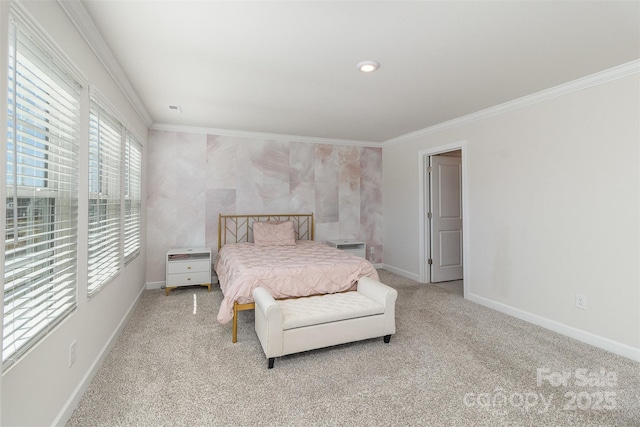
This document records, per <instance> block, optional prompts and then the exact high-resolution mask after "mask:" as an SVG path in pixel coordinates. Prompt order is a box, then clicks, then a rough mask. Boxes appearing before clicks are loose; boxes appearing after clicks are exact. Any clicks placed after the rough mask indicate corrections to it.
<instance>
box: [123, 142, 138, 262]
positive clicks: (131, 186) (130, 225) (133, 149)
mask: <svg viewBox="0 0 640 427" xmlns="http://www.w3.org/2000/svg"><path fill="white" fill-rule="evenodd" d="M141 197H142V146H141V145H140V143H139V142H138V141H137V140H136V139H135V138H134V137H133V135H131V133H129V132H127V137H126V141H125V153H124V260H125V262H129V261H130V260H132V259H133V258H135V257H136V256H137V255H138V254H139V253H140V214H141V210H142V199H141Z"/></svg>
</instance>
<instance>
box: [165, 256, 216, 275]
mask: <svg viewBox="0 0 640 427" xmlns="http://www.w3.org/2000/svg"><path fill="white" fill-rule="evenodd" d="M209 270H211V264H210V263H209V260H208V259H207V260H204V261H174V262H170V263H168V264H167V273H168V274H179V273H191V272H200V271H205V272H207V271H209Z"/></svg>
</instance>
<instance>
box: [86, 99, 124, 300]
mask: <svg viewBox="0 0 640 427" xmlns="http://www.w3.org/2000/svg"><path fill="white" fill-rule="evenodd" d="M122 130H123V127H122V124H121V123H120V122H119V121H118V120H117V119H116V118H115V117H114V116H113V115H112V114H111V113H109V112H108V111H107V110H106V109H105V108H104V107H103V106H102V105H101V103H100V101H99V100H98V99H96V98H95V97H93V96H92V97H91V105H90V113H89V245H88V252H89V253H88V263H89V278H88V295H89V296H92V295H94V294H95V293H96V292H97V291H98V290H100V289H101V288H102V286H104V285H105V284H106V283H107V282H108V281H109V280H110V279H111V278H113V277H114V276H115V275H116V274H117V273H118V272H119V271H120V269H121V263H120V253H121V252H120V233H121V224H122V221H121V212H120V209H121V201H120V195H121V191H120V188H121V185H122V184H121V182H122V180H121V171H122V142H123V138H122Z"/></svg>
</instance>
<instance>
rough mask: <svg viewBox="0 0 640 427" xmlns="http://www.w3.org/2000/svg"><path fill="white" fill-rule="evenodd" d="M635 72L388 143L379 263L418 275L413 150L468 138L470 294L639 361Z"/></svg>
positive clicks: (639, 130) (638, 91)
mask: <svg viewBox="0 0 640 427" xmlns="http://www.w3.org/2000/svg"><path fill="white" fill-rule="evenodd" d="M636 69H637V67H636ZM638 76H639V75H638V73H637V71H636V73H635V74H632V75H630V76H626V77H621V78H617V79H615V80H613V81H608V82H606V83H601V84H598V85H596V86H593V87H589V88H584V89H582V90H579V91H577V92H572V93H569V94H565V95H562V96H558V97H553V98H549V99H546V100H544V101H542V102H537V103H534V104H532V105H528V106H521V107H520V108H515V109H511V110H509V111H504V112H502V113H500V114H497V115H493V116H489V115H487V116H484V118H483V116H479V118H478V119H477V120H466V121H462V120H461V121H460V125H458V126H447V127H445V126H442V130H440V131H438V130H437V129H434V130H433V131H431V132H428V131H424V132H422V134H421V135H416V136H414V137H407V138H405V139H404V140H402V141H400V142H397V143H395V144H386V145H385V146H384V148H383V209H384V222H385V229H384V246H385V258H384V263H385V264H386V265H388V266H389V267H390V268H393V269H395V270H396V271H400V272H405V273H406V275H407V276H413V277H415V275H418V274H419V266H420V264H419V259H418V252H419V235H418V232H417V230H418V215H419V206H418V184H419V179H420V177H419V176H418V152H419V151H420V150H425V149H428V148H431V147H437V146H440V145H445V144H450V143H455V142H459V141H466V143H465V151H464V153H463V157H464V159H465V161H464V164H465V167H466V169H465V170H464V174H465V178H466V179H465V183H466V184H467V187H466V189H465V190H466V200H467V205H466V206H465V213H466V215H467V218H466V220H467V224H468V227H467V229H466V230H465V238H466V239H467V241H466V243H467V245H468V252H467V254H466V255H467V258H466V259H465V260H464V262H465V278H464V279H465V285H466V287H467V291H468V292H467V297H468V298H470V299H471V300H473V301H476V302H479V303H482V304H485V305H488V306H490V307H493V308H496V309H498V310H501V311H504V312H507V313H510V314H513V315H516V316H519V317H521V318H524V319H526V320H529V321H532V322H534V323H538V324H540V325H543V326H545V327H547V328H550V329H554V330H556V331H559V332H561V333H565V334H567V335H569V336H573V337H575V338H578V339H581V340H583V341H586V342H590V343H592V344H595V345H598V346H600V347H603V348H607V349H609V350H611V351H614V352H616V353H619V354H623V355H625V356H627V357H631V358H634V359H636V360H640V274H639V259H640V251H639V246H640V245H639V236H640V227H639V226H640V210H639V201H640V182H639V181H640V179H639V165H640V161H639V145H640V144H639V142H640V105H639V104H640V101H639V99H640V97H639V95H640V88H639V86H640V84H639V77H638ZM576 293H580V294H583V295H585V296H587V299H588V309H587V310H586V311H585V310H580V309H577V308H575V294H576Z"/></svg>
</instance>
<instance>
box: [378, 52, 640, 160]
mask: <svg viewBox="0 0 640 427" xmlns="http://www.w3.org/2000/svg"><path fill="white" fill-rule="evenodd" d="M638 73H640V60H635V61H631V62H628V63H626V64H622V65H619V66H617V67H613V68H610V69H608V70H604V71H601V72H599V73H595V74H591V75H589V76H586V77H582V78H580V79H577V80H574V81H571V82H568V83H564V84H561V85H558V86H554V87H552V88H549V89H545V90H543V91H540V92H537V93H534V94H531V95H527V96H523V97H522V98H517V99H514V100H513V101H508V102H505V103H503V104H499V105H496V106H494V107H489V108H486V109H484V110H480V111H477V112H475V113H471V114H468V115H466V116H462V117H458V118H456V119H452V120H449V121H446V122H442V123H438V124H437V125H433V126H430V127H427V128H424V129H420V130H417V131H415V132H411V133H407V134H405V135H401V136H398V137H396V138H391V139H388V140H386V141H384V142H383V143H382V146H383V147H389V146H393V145H397V144H402V143H405V142H409V141H412V140H414V139H415V138H419V137H421V136H426V135H432V134H434V133H437V132H441V131H443V130H446V129H451V128H455V127H458V126H462V125H466V124H468V123H471V122H475V121H477V120H482V119H486V118H489V117H493V116H497V115H499V114H504V113H507V112H510V111H513V110H517V109H518V108H523V107H527V106H530V105H533V104H537V103H540V102H544V101H548V100H550V99H553V98H556V97H559V96H563V95H567V94H570V93H573V92H577V91H580V90H583V89H587V88H590V87H593V86H597V85H600V84H603V83H606V82H609V81H612V80H617V79H621V78H623V77H627V76H630V75H632V74H638Z"/></svg>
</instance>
